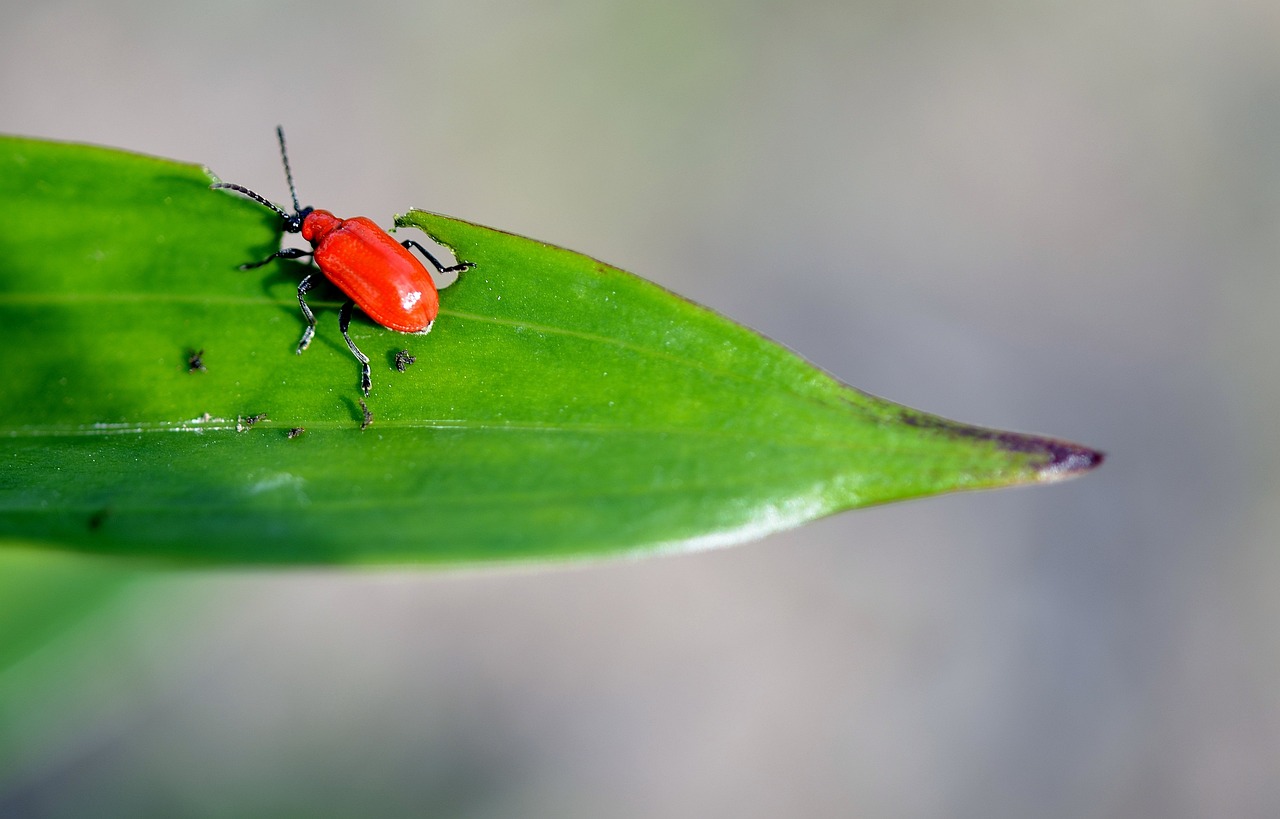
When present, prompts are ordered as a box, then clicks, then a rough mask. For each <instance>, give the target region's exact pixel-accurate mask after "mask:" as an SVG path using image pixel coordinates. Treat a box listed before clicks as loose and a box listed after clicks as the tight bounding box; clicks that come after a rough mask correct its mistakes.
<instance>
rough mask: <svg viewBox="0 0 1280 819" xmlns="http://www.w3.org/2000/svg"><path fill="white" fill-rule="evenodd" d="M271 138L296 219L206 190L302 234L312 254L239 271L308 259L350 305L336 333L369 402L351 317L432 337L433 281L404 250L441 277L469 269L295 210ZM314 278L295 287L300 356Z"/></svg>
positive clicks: (366, 225)
mask: <svg viewBox="0 0 1280 819" xmlns="http://www.w3.org/2000/svg"><path fill="white" fill-rule="evenodd" d="M276 137H277V138H279V140H280V159H281V160H282V161H283V162H284V174H285V178H286V179H287V180H288V182H289V195H290V196H291V197H292V198H293V210H294V212H293V213H288V212H286V211H285V210H284V208H282V207H280V206H279V205H277V204H275V203H273V202H271V201H270V200H268V199H267V198H265V197H263V196H260V195H258V194H256V193H254V192H253V191H251V190H249V189H248V188H246V187H243V186H241V185H232V184H230V183H227V182H217V183H215V184H213V185H210V186H209V187H211V188H222V189H226V190H232V191H235V192H236V193H240V194H243V195H245V196H247V197H249V198H250V199H252V200H253V201H255V202H257V203H258V204H260V205H264V206H266V207H268V208H271V209H272V210H273V211H275V212H276V213H278V214H279V215H280V218H281V219H283V220H284V231H285V232H286V233H301V234H302V238H303V239H306V240H307V241H308V242H310V243H311V250H309V251H307V250H301V249H299V248H296V247H286V248H281V249H280V250H277V251H276V252H275V253H272V254H271V255H270V256H268V257H267V258H265V259H263V260H262V261H260V262H252V263H250V264H243V265H240V269H241V270H250V269H252V268H255V267H261V266H263V265H265V264H267V263H269V262H271V261H274V260H275V259H301V258H305V257H307V256H310V257H311V259H312V261H314V262H315V264H316V267H318V268H320V272H321V273H322V274H323V275H324V277H325V278H326V279H328V280H329V281H330V282H332V283H333V284H334V285H335V286H336V287H337V288H338V289H339V290H341V291H342V292H343V293H345V294H346V296H347V301H346V302H345V303H343V305H342V309H341V310H339V311H338V327H339V329H341V330H342V337H343V338H344V339H346V341H347V347H348V348H350V350H351V354H352V355H354V356H355V357H356V360H357V361H359V362H360V389H361V390H362V391H363V392H364V394H365V395H368V394H369V390H370V389H372V387H373V379H372V377H371V376H370V373H369V357H368V356H366V355H365V354H364V353H362V352H360V348H358V347H356V345H355V342H354V341H352V340H351V334H350V333H349V332H347V330H348V328H349V327H350V325H351V311H352V309H353V308H355V307H359V308H360V309H361V310H363V311H364V312H365V313H366V314H367V315H368V316H369V318H371V319H373V320H374V321H375V322H377V323H378V324H381V325H382V326H383V327H386V328H388V329H391V330H395V331H397V332H401V333H429V332H431V326H432V325H433V324H434V323H435V320H436V315H437V314H438V313H439V312H440V296H439V294H438V293H437V291H436V285H435V282H434V281H433V280H432V278H431V274H430V273H428V272H427V269H426V267H424V266H423V264H422V262H420V261H418V258H417V257H416V256H414V255H413V254H412V253H410V252H409V248H411V247H412V248H415V249H417V251H418V252H419V253H421V254H422V255H423V256H424V257H425V258H426V259H427V261H429V262H431V264H432V266H433V267H435V269H436V270H437V271H439V272H440V273H455V272H458V273H460V272H462V271H464V270H468V269H470V268H471V267H472V266H473V265H472V264H471V263H470V262H459V263H458V264H455V265H453V266H451V267H445V266H444V265H442V264H441V263H440V261H439V260H438V259H436V257H435V256H433V255H431V252H430V251H428V250H427V249H426V248H425V247H423V246H422V245H421V244H419V243H418V242H415V241H413V240H412V239H406V240H404V241H402V242H397V241H396V240H395V239H393V238H391V234H389V233H387V232H386V231H385V230H383V229H382V228H380V227H378V225H377V224H376V223H374V222H373V220H371V219H366V218H365V217H363V216H356V217H354V218H351V219H340V218H338V217H337V216H334V215H333V214H332V213H330V212H329V211H327V210H317V209H315V208H309V207H308V208H304V207H302V206H300V205H299V204H298V193H297V191H296V190H295V189H294V186H293V171H292V170H291V169H290V168H289V154H288V152H287V151H286V150H285V145H284V129H283V128H281V127H279V126H277V127H276ZM313 275H314V274H312V275H308V276H305V277H303V279H302V281H300V282H298V305H299V306H300V307H301V308H302V316H303V318H305V319H306V320H307V328H306V329H305V330H304V331H303V333H302V340H301V341H299V342H298V349H297V352H298V353H301V352H302V351H303V350H305V349H307V347H308V346H309V345H310V344H311V339H312V337H313V336H314V335H315V332H316V317H315V315H314V314H313V313H312V312H311V308H310V307H308V306H307V299H306V296H307V291H309V290H310V289H311V286H312V284H313V281H312V276H313Z"/></svg>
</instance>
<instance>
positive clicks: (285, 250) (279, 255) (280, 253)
mask: <svg viewBox="0 0 1280 819" xmlns="http://www.w3.org/2000/svg"><path fill="white" fill-rule="evenodd" d="M312 252H313V251H310V250H303V249H302V248H300V247H282V248H280V249H279V250H277V251H276V252H275V253H272V254H271V255H270V256H268V257H267V258H265V259H263V260H262V261H260V262H249V263H248V264H242V265H240V269H241V270H253V269H254V268H255V267H262V266H263V265H264V264H270V263H271V262H274V261H275V260H276V259H301V258H302V257H303V256H310V255H311V254H312Z"/></svg>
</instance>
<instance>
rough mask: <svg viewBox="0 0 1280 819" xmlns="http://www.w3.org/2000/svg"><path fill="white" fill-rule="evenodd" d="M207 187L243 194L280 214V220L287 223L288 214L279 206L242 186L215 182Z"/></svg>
mask: <svg viewBox="0 0 1280 819" xmlns="http://www.w3.org/2000/svg"><path fill="white" fill-rule="evenodd" d="M209 187H210V188H226V189H227V190H229V191H235V192H236V193H243V194H244V195H245V196H247V197H249V198H250V199H252V200H253V201H255V202H257V203H258V204H259V205H266V206H267V207H269V208H271V209H272V210H274V211H275V212H276V213H278V214H280V218H281V219H284V220H285V221H286V222H287V221H289V214H287V213H285V212H284V211H283V210H282V209H281V208H280V206H279V205H277V204H276V203H274V202H271V201H270V200H268V199H266V198H264V197H261V196H259V195H258V194H256V193H254V192H253V191H251V190H249V189H248V188H246V187H244V186H243V185H232V184H231V183H230V182H216V183H214V184H212V185H210V186H209Z"/></svg>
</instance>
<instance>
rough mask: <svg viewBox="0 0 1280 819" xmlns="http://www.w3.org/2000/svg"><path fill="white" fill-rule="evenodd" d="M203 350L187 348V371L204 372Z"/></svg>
mask: <svg viewBox="0 0 1280 819" xmlns="http://www.w3.org/2000/svg"><path fill="white" fill-rule="evenodd" d="M204 371H205V369H204V350H187V372H189V373H202V372H204Z"/></svg>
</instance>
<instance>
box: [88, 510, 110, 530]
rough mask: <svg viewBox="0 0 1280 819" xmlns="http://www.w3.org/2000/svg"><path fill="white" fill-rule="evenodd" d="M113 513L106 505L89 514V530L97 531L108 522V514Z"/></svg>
mask: <svg viewBox="0 0 1280 819" xmlns="http://www.w3.org/2000/svg"><path fill="white" fill-rule="evenodd" d="M110 514H111V510H110V509H108V508H106V507H105V506H104V507H103V508H101V509H99V510H98V511H96V512H94V513H93V514H92V515H90V516H89V531H90V532H96V531H98V530H99V529H101V528H102V524H103V523H106V521H107V516H108V515H110Z"/></svg>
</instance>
